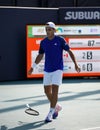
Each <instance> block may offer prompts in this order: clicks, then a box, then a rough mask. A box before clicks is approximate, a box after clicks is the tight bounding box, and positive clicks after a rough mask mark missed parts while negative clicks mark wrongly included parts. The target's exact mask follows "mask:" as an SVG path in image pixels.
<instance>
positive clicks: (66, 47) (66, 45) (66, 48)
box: [61, 37, 70, 51]
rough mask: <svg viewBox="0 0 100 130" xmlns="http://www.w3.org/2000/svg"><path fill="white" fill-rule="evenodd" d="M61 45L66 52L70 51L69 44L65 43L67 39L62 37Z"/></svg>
mask: <svg viewBox="0 0 100 130" xmlns="http://www.w3.org/2000/svg"><path fill="white" fill-rule="evenodd" d="M61 45H62V48H63V49H64V50H65V51H68V50H69V49H70V47H69V45H68V43H67V42H66V41H65V39H64V38H63V37H61Z"/></svg>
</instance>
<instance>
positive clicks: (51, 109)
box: [50, 107, 55, 115]
mask: <svg viewBox="0 0 100 130" xmlns="http://www.w3.org/2000/svg"><path fill="white" fill-rule="evenodd" d="M54 112H55V108H52V107H51V108H50V113H51V114H52V115H53V114H54Z"/></svg>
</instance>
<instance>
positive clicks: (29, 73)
mask: <svg viewBox="0 0 100 130" xmlns="http://www.w3.org/2000/svg"><path fill="white" fill-rule="evenodd" d="M32 72H33V68H32V67H31V68H30V70H29V71H28V75H31V74H32Z"/></svg>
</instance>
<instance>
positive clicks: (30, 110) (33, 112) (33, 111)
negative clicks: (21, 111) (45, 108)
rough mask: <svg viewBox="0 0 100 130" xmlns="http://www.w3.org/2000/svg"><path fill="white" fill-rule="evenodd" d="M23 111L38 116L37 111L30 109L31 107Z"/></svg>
mask: <svg viewBox="0 0 100 130" xmlns="http://www.w3.org/2000/svg"><path fill="white" fill-rule="evenodd" d="M25 113H27V114H29V115H33V116H38V115H39V112H38V111H36V110H34V109H32V108H27V109H26V110H25Z"/></svg>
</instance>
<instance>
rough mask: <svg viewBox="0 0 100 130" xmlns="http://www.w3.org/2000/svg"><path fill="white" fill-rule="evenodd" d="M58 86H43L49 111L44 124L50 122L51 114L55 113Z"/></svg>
mask: <svg viewBox="0 0 100 130" xmlns="http://www.w3.org/2000/svg"><path fill="white" fill-rule="evenodd" d="M58 88H59V87H58V86H57V85H52V86H50V85H49V86H44V90H45V94H46V96H47V98H48V100H49V101H50V111H49V113H48V115H47V117H46V119H45V122H51V121H52V117H53V114H54V112H55V106H56V103H57V100H58Z"/></svg>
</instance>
